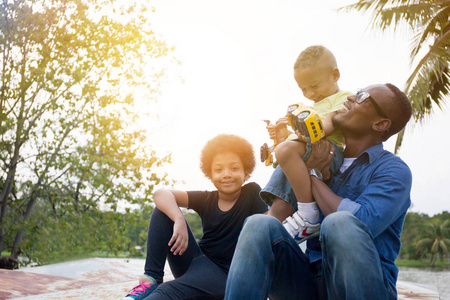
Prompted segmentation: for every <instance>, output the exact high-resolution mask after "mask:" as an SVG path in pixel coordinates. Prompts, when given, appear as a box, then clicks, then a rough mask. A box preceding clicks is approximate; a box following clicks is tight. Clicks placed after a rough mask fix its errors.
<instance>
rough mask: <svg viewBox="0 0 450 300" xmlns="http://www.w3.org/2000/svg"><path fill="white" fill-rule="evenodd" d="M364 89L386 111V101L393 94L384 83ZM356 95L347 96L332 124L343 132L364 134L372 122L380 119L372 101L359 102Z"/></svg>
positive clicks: (368, 130) (370, 127)
mask: <svg viewBox="0 0 450 300" xmlns="http://www.w3.org/2000/svg"><path fill="white" fill-rule="evenodd" d="M363 90H364V91H366V92H368V93H369V94H370V96H371V97H372V99H373V101H375V102H376V103H377V104H378V106H380V108H381V109H383V110H384V111H386V109H387V102H388V101H389V99H390V98H391V97H392V96H393V94H392V92H391V91H390V90H389V88H388V87H387V86H385V85H372V86H368V87H366V88H365V89H363ZM356 98H357V96H356V95H351V96H348V97H347V99H348V101H346V102H345V103H344V108H342V109H340V110H339V111H338V113H337V114H336V115H335V116H334V118H333V124H334V125H335V126H337V127H339V128H340V129H341V130H342V131H343V132H346V131H347V132H352V133H354V134H361V135H365V134H367V133H370V132H371V130H372V126H373V123H374V122H375V121H376V120H378V119H380V118H381V116H380V115H379V113H378V111H377V110H376V108H375V106H374V104H373V103H372V101H369V99H366V100H365V101H363V102H361V103H357V102H356Z"/></svg>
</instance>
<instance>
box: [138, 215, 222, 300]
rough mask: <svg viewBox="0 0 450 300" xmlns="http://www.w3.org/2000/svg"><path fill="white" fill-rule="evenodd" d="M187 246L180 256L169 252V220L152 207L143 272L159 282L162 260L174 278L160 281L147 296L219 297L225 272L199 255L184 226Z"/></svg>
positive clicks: (161, 273) (200, 253) (173, 297)
mask: <svg viewBox="0 0 450 300" xmlns="http://www.w3.org/2000/svg"><path fill="white" fill-rule="evenodd" d="M188 233H189V245H188V248H187V249H186V252H185V253H183V255H173V254H172V252H170V247H169V246H168V243H169V240H170V238H171V237H172V234H173V221H172V220H171V219H170V218H169V217H167V216H166V215H165V214H164V213H163V212H161V211H160V210H159V209H157V208H155V209H154V210H153V213H152V217H151V219H150V226H149V229H148V236H147V257H146V260H145V272H144V273H145V274H146V275H149V276H152V277H153V278H155V279H156V280H157V282H158V283H161V282H162V280H163V277H164V265H165V263H166V259H167V261H168V262H169V266H170V269H171V271H172V275H173V276H174V277H175V280H172V281H167V282H164V283H161V284H160V285H159V286H158V288H157V289H156V290H155V291H153V292H152V293H151V294H150V296H148V297H147V298H145V300H150V299H161V300H165V299H172V300H180V299H223V296H224V293H225V283H226V280H227V274H226V273H225V271H224V270H222V269H221V268H220V267H219V266H217V265H216V264H215V263H213V262H212V261H211V260H210V259H209V258H208V257H207V256H206V255H205V254H203V252H202V250H201V249H200V247H199V245H198V243H197V241H196V240H195V238H194V235H193V234H192V232H191V229H190V228H189V226H188Z"/></svg>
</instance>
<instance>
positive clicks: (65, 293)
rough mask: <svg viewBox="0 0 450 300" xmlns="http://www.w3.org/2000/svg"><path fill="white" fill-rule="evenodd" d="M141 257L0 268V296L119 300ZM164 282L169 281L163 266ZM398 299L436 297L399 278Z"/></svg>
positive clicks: (136, 273) (131, 283)
mask: <svg viewBox="0 0 450 300" xmlns="http://www.w3.org/2000/svg"><path fill="white" fill-rule="evenodd" d="M143 270H144V260H143V259H119V258H90V259H85V260H79V261H72V262H66V263H60V264H53V265H48V266H42V267H34V268H32V267H27V268H23V269H20V270H3V269H0V299H22V300H38V299H46V300H53V299H54V300H56V299H58V300H59V299H121V298H122V297H124V296H125V295H126V294H127V292H128V291H129V290H130V289H131V288H133V287H134V286H136V285H137V284H138V282H137V278H138V276H139V275H140V274H142V273H143ZM165 273H166V276H165V277H164V281H168V280H172V279H173V277H172V275H171V273H170V269H169V268H168V267H166V270H165ZM397 290H398V299H399V300H400V299H404V300H406V299H411V300H412V299H416V300H422V299H426V300H439V293H438V291H437V289H436V288H434V287H432V286H424V285H420V284H416V283H411V282H406V281H398V282H397Z"/></svg>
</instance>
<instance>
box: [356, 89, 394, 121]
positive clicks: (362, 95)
mask: <svg viewBox="0 0 450 300" xmlns="http://www.w3.org/2000/svg"><path fill="white" fill-rule="evenodd" d="M366 99H369V100H370V102H372V104H373V107H375V110H376V111H377V113H378V114H379V115H380V116H381V117H383V118H386V119H388V117H387V116H386V114H385V113H384V112H383V110H382V109H381V107H380V106H379V105H378V104H377V102H376V101H375V100H374V99H373V98H372V96H370V94H369V92H366V91H364V90H358V91H357V92H356V100H355V102H356V103H358V104H361V103H363V102H364V101H365V100H366Z"/></svg>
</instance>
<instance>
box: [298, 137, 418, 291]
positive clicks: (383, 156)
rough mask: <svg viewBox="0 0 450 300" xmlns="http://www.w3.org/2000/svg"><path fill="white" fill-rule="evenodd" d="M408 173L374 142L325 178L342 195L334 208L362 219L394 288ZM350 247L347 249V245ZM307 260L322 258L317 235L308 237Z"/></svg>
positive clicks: (408, 201)
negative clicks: (340, 168) (339, 169)
mask: <svg viewBox="0 0 450 300" xmlns="http://www.w3.org/2000/svg"><path fill="white" fill-rule="evenodd" d="M411 184H412V174H411V170H410V169H409V167H408V166H407V165H406V164H405V163H404V162H403V160H401V159H400V158H399V157H398V156H395V155H394V154H392V153H391V152H389V151H386V150H384V149H383V144H378V145H375V146H373V147H371V148H369V149H367V150H366V151H364V152H363V153H361V154H360V155H359V156H358V157H357V159H355V161H353V163H352V164H351V165H350V167H349V168H348V169H347V170H345V171H344V172H343V173H338V174H337V175H335V176H334V177H333V178H332V179H331V180H330V182H329V187H330V188H331V189H332V190H333V192H334V193H335V194H337V195H338V196H340V197H343V198H344V199H342V201H341V203H340V204H339V206H338V211H348V212H350V213H352V214H353V215H354V216H355V217H357V218H358V219H359V220H360V221H361V222H362V223H364V224H365V225H366V226H367V227H368V229H369V231H370V233H371V235H372V238H373V240H374V243H375V246H376V248H377V250H378V253H379V255H380V259H381V264H382V267H383V272H384V276H385V278H386V279H387V281H388V282H389V284H390V285H391V287H393V288H394V289H395V285H396V282H397V275H398V268H397V266H396V265H395V260H396V258H397V256H398V253H399V252H400V246H401V244H400V233H401V231H402V227H403V221H404V219H405V216H406V212H407V210H408V208H409V206H410V205H411V198H410V192H411ZM349 251H351V249H349ZM307 254H308V255H309V259H310V261H311V262H314V261H318V260H320V259H321V258H322V253H321V251H320V243H319V241H318V239H311V241H308V250H307Z"/></svg>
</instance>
